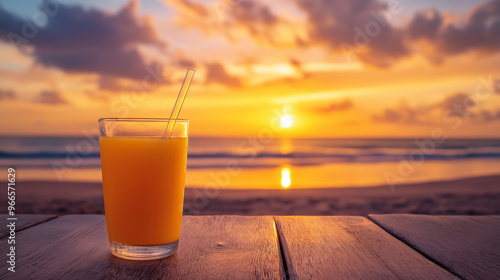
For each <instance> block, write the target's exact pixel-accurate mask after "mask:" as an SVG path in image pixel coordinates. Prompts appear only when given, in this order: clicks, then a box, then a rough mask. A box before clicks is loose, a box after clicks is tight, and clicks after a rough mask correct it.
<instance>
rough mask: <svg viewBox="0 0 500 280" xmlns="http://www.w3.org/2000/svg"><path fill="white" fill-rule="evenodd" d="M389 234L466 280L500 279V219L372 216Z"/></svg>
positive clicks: (490, 217) (495, 217) (496, 217)
mask: <svg viewBox="0 0 500 280" xmlns="http://www.w3.org/2000/svg"><path fill="white" fill-rule="evenodd" d="M370 218H371V219H372V220H374V221H375V222H376V223H377V224H379V225H380V226H381V227H383V228H384V229H385V230H387V231H388V232H390V233H391V234H393V235H394V236H396V237H397V238H399V239H401V240H403V241H404V242H406V243H407V244H409V245H410V246H412V247H413V248H415V249H416V250H418V251H419V252H422V253H423V254H425V255H426V256H428V257H429V258H431V259H433V260H434V261H436V262H437V263H439V264H441V265H442V266H443V267H446V268H447V269H448V270H450V271H452V272H454V273H455V274H457V275H459V276H460V277H462V278H465V279H500V220H499V219H498V216H427V215H370Z"/></svg>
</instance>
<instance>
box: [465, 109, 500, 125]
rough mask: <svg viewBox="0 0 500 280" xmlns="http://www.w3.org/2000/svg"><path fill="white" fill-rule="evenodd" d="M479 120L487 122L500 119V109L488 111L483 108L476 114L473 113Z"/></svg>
mask: <svg viewBox="0 0 500 280" xmlns="http://www.w3.org/2000/svg"><path fill="white" fill-rule="evenodd" d="M472 116H473V118H474V119H475V120H476V121H477V122H481V123H487V122H493V121H498V120H500V110H497V111H493V112H491V111H487V110H481V111H479V112H478V113H476V114H473V115H472Z"/></svg>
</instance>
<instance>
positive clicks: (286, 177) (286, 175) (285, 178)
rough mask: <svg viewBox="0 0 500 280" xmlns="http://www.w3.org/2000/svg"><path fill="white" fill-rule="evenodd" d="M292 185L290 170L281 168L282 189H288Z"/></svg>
mask: <svg viewBox="0 0 500 280" xmlns="http://www.w3.org/2000/svg"><path fill="white" fill-rule="evenodd" d="M291 184H292V179H291V178H290V168H288V167H282V168H281V186H282V187H283V188H285V189H286V188H288V187H290V185H291Z"/></svg>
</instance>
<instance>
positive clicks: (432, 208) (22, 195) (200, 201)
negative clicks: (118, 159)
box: [0, 175, 500, 216]
mask: <svg viewBox="0 0 500 280" xmlns="http://www.w3.org/2000/svg"><path fill="white" fill-rule="evenodd" d="M4 185H7V183H5V184H4ZM0 203H1V204H2V205H7V201H6V197H5V196H2V197H1V198H0ZM184 204H185V205H184V214H188V215H362V216H366V215H368V214H387V213H413V214H457V215H499V214H500V175H497V176H488V177H478V178H468V179H460V180H454V181H442V182H429V183H421V184H411V185H401V186H396V188H395V190H394V191H391V189H390V188H388V187H387V186H380V187H363V188H322V189H296V190H294V189H283V190H227V189H209V190H205V189H200V188H187V189H186V195H185V203H184ZM6 211H7V206H5V207H1V209H0V213H6ZM16 212H17V213H18V214H23V213H25V214H26V213H36V214H102V213H104V203H103V198H102V186H101V184H100V183H79V182H30V181H26V182H24V181H20V182H18V183H17V190H16Z"/></svg>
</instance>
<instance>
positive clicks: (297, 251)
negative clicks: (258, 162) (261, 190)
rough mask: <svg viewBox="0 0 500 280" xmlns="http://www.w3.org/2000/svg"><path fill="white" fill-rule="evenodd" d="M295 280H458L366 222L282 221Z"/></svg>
mask: <svg viewBox="0 0 500 280" xmlns="http://www.w3.org/2000/svg"><path fill="white" fill-rule="evenodd" d="M275 220H276V227H277V230H278V236H279V238H280V244H281V246H282V251H283V255H284V260H285V263H286V265H285V269H286V272H287V273H288V276H289V278H290V279H457V277H456V276H454V275H452V274H451V273H449V272H447V271H446V270H444V269H442V268H441V267H439V266H437V265H436V264H434V263H432V262H431V261H429V260H428V259H426V258H425V257H424V256H422V255H420V254H419V253H418V252H416V251H415V250H413V249H411V248H410V247H408V246H406V245H405V244H404V243H403V242H401V241H399V240H398V239H396V238H394V237H393V236H391V235H390V234H388V233H387V232H385V231H384V230H383V229H381V228H380V227H378V226H377V225H375V224H374V223H372V222H370V221H369V220H368V219H366V218H363V217H355V216H343V217H342V216H338V217H332V216H322V217H321V216H315V217H310V216H309V217H308V216H301V217H276V218H275Z"/></svg>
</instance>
